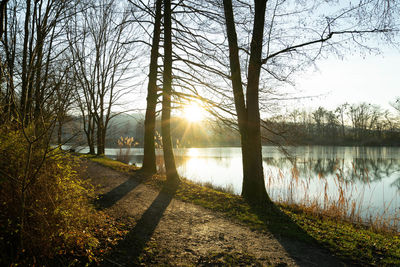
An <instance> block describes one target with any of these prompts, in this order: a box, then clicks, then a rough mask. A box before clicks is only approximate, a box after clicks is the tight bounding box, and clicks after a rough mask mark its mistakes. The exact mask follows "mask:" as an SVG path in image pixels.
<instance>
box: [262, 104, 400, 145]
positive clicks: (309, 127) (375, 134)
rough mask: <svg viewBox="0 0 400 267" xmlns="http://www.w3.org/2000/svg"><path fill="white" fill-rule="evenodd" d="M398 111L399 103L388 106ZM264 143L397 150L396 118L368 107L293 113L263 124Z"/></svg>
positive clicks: (399, 138)
mask: <svg viewBox="0 0 400 267" xmlns="http://www.w3.org/2000/svg"><path fill="white" fill-rule="evenodd" d="M392 106H393V108H395V109H396V110H397V111H399V110H400V103H399V101H397V102H395V103H393V104H392ZM263 135H264V136H265V139H266V142H267V143H280V144H299V145H361V146H399V145H400V119H399V114H392V113H391V112H389V111H388V110H382V108H381V107H380V106H377V105H372V104H368V103H360V104H352V105H350V104H347V103H345V104H341V105H339V106H338V107H337V108H336V109H334V110H327V109H325V108H323V107H319V108H318V109H316V110H313V111H307V110H298V109H295V110H293V111H292V112H290V113H288V114H285V115H281V116H276V117H273V118H270V119H268V120H265V121H264V123H263Z"/></svg>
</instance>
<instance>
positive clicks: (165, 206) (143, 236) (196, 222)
mask: <svg viewBox="0 0 400 267" xmlns="http://www.w3.org/2000/svg"><path fill="white" fill-rule="evenodd" d="M85 164H87V168H86V177H87V178H88V179H90V181H91V182H92V183H93V184H94V185H95V187H96V190H97V192H98V193H99V194H101V195H102V197H101V199H100V201H99V206H100V208H102V209H103V210H104V212H105V213H106V214H108V215H109V216H112V217H114V218H116V219H117V220H121V221H123V222H124V223H125V225H127V226H129V229H128V230H129V232H128V233H127V235H126V236H125V238H124V239H123V240H122V241H121V242H119V244H118V245H116V246H115V247H114V249H113V251H112V252H111V253H109V254H108V255H106V256H105V258H104V260H103V262H102V264H101V265H102V266H137V265H146V266H148V265H157V266H158V265H173V266H182V265H183V266H187V265H190V266H193V265H196V266H197V265H200V266H205V265H219V266H222V265H234V266H236V265H241V266H248V265H250V266H266V265H267V266H270V265H272V266H345V265H346V264H344V263H343V262H341V261H339V260H338V259H336V258H335V257H334V256H332V255H330V254H329V252H327V251H326V250H324V249H321V248H318V247H313V246H310V244H305V243H302V242H299V241H294V240H290V239H285V238H283V237H277V236H274V235H272V234H271V233H268V232H264V231H263V232H260V231H252V230H251V229H250V228H249V227H247V226H246V225H243V224H241V223H239V222H235V221H233V220H232V219H230V218H227V217H226V216H224V215H223V214H220V213H217V212H214V211H210V210H207V209H205V208H202V207H200V206H196V205H193V204H190V203H186V202H182V201H180V200H177V199H174V198H173V197H172V195H170V194H168V193H165V192H160V191H157V190H156V189H154V188H152V187H150V186H147V185H144V184H142V183H141V182H140V181H141V178H142V177H140V174H139V173H138V174H135V175H133V176H129V175H126V174H122V173H119V172H117V171H114V170H112V169H110V168H107V167H104V166H101V165H99V164H97V163H94V162H91V161H87V163H85Z"/></svg>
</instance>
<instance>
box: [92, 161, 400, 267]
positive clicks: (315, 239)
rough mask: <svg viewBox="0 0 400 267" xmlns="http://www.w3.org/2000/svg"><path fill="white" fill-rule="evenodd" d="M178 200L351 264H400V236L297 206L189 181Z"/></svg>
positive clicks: (160, 181)
mask: <svg viewBox="0 0 400 267" xmlns="http://www.w3.org/2000/svg"><path fill="white" fill-rule="evenodd" d="M91 160H93V161H95V162H98V163H100V164H103V165H105V166H109V167H111V168H113V169H115V170H118V171H122V172H125V173H131V174H133V173H135V172H136V170H137V168H135V167H133V166H129V165H126V164H123V163H120V162H116V161H113V160H110V159H108V158H98V157H93V158H91ZM142 182H143V183H144V184H147V185H150V186H152V187H154V188H157V189H158V190H161V189H162V190H163V191H165V178H164V177H163V176H158V175H155V176H152V177H148V178H147V179H145V180H143V181H142ZM167 191H168V190H167ZM173 197H174V198H177V199H180V200H182V201H185V202H190V203H194V204H196V205H200V206H203V207H205V208H207V209H209V210H212V211H215V212H219V213H222V214H224V216H226V217H228V218H230V219H233V220H235V221H238V222H240V223H242V224H244V225H247V226H248V227H250V228H251V229H254V230H255V231H260V233H262V232H264V231H268V232H271V233H272V234H273V235H276V236H284V237H286V238H289V239H293V240H300V241H301V242H306V243H307V244H309V245H310V246H312V245H315V244H318V245H319V246H322V247H324V248H326V249H328V250H329V251H330V252H331V253H332V254H333V255H336V256H337V257H339V258H340V259H342V260H344V261H346V262H348V263H353V264H358V265H378V266H385V265H387V266H396V265H399V264H400V235H399V232H393V231H392V232H391V231H385V230H384V229H373V228H372V227H369V226H366V225H362V224H354V223H350V222H346V221H343V220H338V219H337V218H334V217H330V216H324V215H322V214H321V213H320V214H318V215H316V214H313V213H312V212H310V210H308V209H306V208H304V207H302V206H298V205H278V209H277V210H273V211H268V210H267V209H265V208H253V207H250V206H249V205H248V204H247V203H246V202H245V201H244V200H243V199H242V198H241V197H240V196H237V195H232V194H229V193H224V192H220V191H216V190H214V189H212V188H208V187H204V186H201V185H198V184H195V183H193V182H191V181H188V180H185V179H183V180H182V183H181V184H180V186H179V188H177V189H176V190H174V192H173Z"/></svg>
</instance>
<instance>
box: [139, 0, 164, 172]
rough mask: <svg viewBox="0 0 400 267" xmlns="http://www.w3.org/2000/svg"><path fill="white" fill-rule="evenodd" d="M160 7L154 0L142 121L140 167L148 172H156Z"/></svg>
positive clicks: (159, 0) (158, 1)
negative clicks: (142, 139) (141, 163)
mask: <svg viewBox="0 0 400 267" xmlns="http://www.w3.org/2000/svg"><path fill="white" fill-rule="evenodd" d="M161 8H162V0H156V15H155V20H154V32H153V41H152V45H151V55H150V71H149V84H148V87H147V108H146V117H145V121H144V144H143V146H144V151H143V167H142V171H143V172H146V173H149V174H154V173H156V172H157V166H156V154H155V146H154V134H155V126H156V125H155V124H156V105H157V60H158V49H159V43H160V33H161V18H162V14H161Z"/></svg>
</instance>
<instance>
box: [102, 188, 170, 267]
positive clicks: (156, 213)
mask: <svg viewBox="0 0 400 267" xmlns="http://www.w3.org/2000/svg"><path fill="white" fill-rule="evenodd" d="M177 188H178V187H177V186H168V187H167V186H165V187H164V188H163V189H162V190H161V191H160V192H159V193H158V195H157V197H156V198H155V199H154V201H153V202H152V204H151V205H150V206H149V207H148V208H147V210H146V211H145V212H144V213H143V214H142V217H141V218H140V219H139V221H138V222H137V223H136V225H135V227H134V228H133V229H132V230H130V231H129V233H128V234H127V235H126V236H125V238H124V239H123V240H122V241H120V242H119V243H118V244H117V245H116V246H115V247H114V249H113V250H112V251H111V253H110V254H109V255H107V256H106V257H105V259H104V261H103V263H102V264H101V266H137V265H138V264H139V263H140V262H141V259H140V258H139V257H140V255H141V254H142V252H143V249H144V248H145V247H146V244H147V243H148V241H149V240H150V238H151V236H152V235H153V233H154V231H155V229H156V227H157V225H158V223H159V222H160V220H161V218H162V216H163V214H164V212H165V210H166V209H167V207H168V205H169V204H170V203H171V200H172V199H173V197H174V194H175V192H176V190H177ZM110 192H111V191H110Z"/></svg>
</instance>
